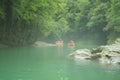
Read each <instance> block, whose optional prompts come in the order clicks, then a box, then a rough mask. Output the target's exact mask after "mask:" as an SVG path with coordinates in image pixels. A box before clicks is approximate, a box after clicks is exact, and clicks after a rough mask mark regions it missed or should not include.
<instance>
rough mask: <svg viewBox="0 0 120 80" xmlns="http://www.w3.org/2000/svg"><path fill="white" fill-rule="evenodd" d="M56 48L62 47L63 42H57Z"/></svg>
mask: <svg viewBox="0 0 120 80" xmlns="http://www.w3.org/2000/svg"><path fill="white" fill-rule="evenodd" d="M56 46H57V47H58V48H60V46H61V41H59V40H58V41H56Z"/></svg>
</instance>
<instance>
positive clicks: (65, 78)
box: [0, 47, 120, 80]
mask: <svg viewBox="0 0 120 80" xmlns="http://www.w3.org/2000/svg"><path fill="white" fill-rule="evenodd" d="M69 52H71V50H70V49H69V48H67V47H64V48H63V49H61V50H58V49H57V48H56V47H39V48H33V47H22V48H7V49H0V80H120V66H111V65H101V64H99V63H97V62H91V61H87V62H76V61H74V60H70V59H68V58H67V55H68V54H69Z"/></svg>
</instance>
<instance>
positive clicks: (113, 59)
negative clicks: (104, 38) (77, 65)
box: [69, 39, 120, 64]
mask: <svg viewBox="0 0 120 80" xmlns="http://www.w3.org/2000/svg"><path fill="white" fill-rule="evenodd" d="M69 57H71V58H73V59H77V60H98V61H99V62H100V63H105V64H120V39H117V40H116V41H115V43H114V44H111V45H105V46H100V47H98V48H93V49H91V50H89V49H79V50H76V51H75V52H73V53H72V54H69Z"/></svg>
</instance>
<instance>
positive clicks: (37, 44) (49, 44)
mask: <svg viewBox="0 0 120 80" xmlns="http://www.w3.org/2000/svg"><path fill="white" fill-rule="evenodd" d="M32 46H34V47H46V46H56V44H51V43H46V42H42V41H36V42H35V43H34V44H33V45H32Z"/></svg>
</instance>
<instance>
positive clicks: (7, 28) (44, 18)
mask: <svg viewBox="0 0 120 80" xmlns="http://www.w3.org/2000/svg"><path fill="white" fill-rule="evenodd" d="M119 8H120V0H0V42H1V43H4V44H8V45H11V46H23V45H29V44H32V43H34V42H35V41H36V40H45V39H49V40H50V39H52V40H54V39H66V40H67V39H77V40H80V39H83V40H84V39H86V40H94V41H98V40H99V41H100V42H101V43H103V42H106V41H107V42H108V43H110V42H112V41H113V40H114V39H116V38H117V37H120V9H119ZM99 41H98V42H99Z"/></svg>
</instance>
